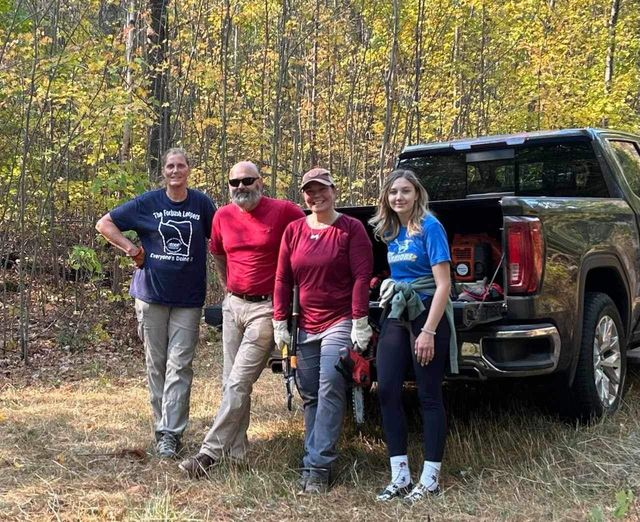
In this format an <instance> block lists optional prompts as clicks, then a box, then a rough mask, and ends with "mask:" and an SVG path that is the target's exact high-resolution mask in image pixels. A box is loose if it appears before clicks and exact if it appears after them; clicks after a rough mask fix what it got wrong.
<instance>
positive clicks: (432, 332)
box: [420, 326, 436, 335]
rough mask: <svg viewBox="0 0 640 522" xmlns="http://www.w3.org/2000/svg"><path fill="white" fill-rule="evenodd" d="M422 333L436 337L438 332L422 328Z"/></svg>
mask: <svg viewBox="0 0 640 522" xmlns="http://www.w3.org/2000/svg"><path fill="white" fill-rule="evenodd" d="M420 331H421V332H424V333H426V334H429V335H436V331H435V330H429V329H428V328H425V327H424V326H423V327H422V328H420Z"/></svg>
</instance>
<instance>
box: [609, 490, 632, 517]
mask: <svg viewBox="0 0 640 522" xmlns="http://www.w3.org/2000/svg"><path fill="white" fill-rule="evenodd" d="M633 499H634V495H633V491H631V490H630V489H627V490H623V491H618V492H617V493H616V506H615V508H614V510H613V516H614V517H615V518H624V517H625V516H626V515H627V513H628V512H629V509H630V508H631V506H632V505H633Z"/></svg>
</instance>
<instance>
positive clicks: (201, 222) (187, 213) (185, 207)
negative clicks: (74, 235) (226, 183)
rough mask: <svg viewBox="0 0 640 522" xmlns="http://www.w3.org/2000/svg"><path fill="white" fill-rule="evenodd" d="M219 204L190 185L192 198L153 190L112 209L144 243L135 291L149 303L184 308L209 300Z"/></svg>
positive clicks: (114, 216) (117, 219)
mask: <svg viewBox="0 0 640 522" xmlns="http://www.w3.org/2000/svg"><path fill="white" fill-rule="evenodd" d="M214 212H215V206H214V204H213V202H212V201H211V199H209V197H208V196H207V195H206V194H203V193H202V192H199V191H197V190H193V189H188V192H187V199H185V200H184V201H181V202H179V203H176V202H174V201H171V200H170V199H169V197H168V196H167V193H166V191H165V190H164V189H159V190H152V191H150V192H145V193H144V194H142V195H140V196H138V197H136V198H134V199H132V200H131V201H128V202H126V203H124V204H123V205H120V206H119V207H117V208H115V209H113V210H112V211H111V212H110V215H111V219H112V220H113V222H114V224H115V225H116V226H117V227H118V228H119V229H120V230H121V231H123V232H124V231H126V230H134V231H135V232H136V233H137V234H138V237H139V238H140V241H141V243H142V247H143V248H144V252H145V258H144V265H143V267H142V268H140V269H137V270H135V272H134V274H133V279H132V280H131V288H130V291H129V293H130V294H131V295H132V296H133V297H135V298H137V299H140V300H142V301H145V302H147V303H156V304H162V305H167V306H178V307H184V308H195V307H200V306H202V305H203V304H204V298H205V292H206V284H207V283H206V274H207V268H206V266H207V263H206V261H207V238H208V237H209V235H210V233H211V221H212V219H213V214H214Z"/></svg>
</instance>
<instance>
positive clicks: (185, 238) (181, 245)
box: [158, 218, 193, 257]
mask: <svg viewBox="0 0 640 522" xmlns="http://www.w3.org/2000/svg"><path fill="white" fill-rule="evenodd" d="M158 232H160V236H162V244H163V247H164V253H165V254H169V255H172V256H184V257H187V256H188V255H189V251H190V249H191V235H192V233H193V229H192V226H191V221H174V220H173V219H170V220H169V221H162V218H161V219H160V223H159V224H158Z"/></svg>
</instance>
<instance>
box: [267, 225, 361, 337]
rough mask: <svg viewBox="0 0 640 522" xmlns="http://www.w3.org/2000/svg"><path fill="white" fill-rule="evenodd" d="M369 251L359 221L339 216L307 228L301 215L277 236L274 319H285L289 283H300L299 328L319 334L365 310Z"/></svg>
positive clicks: (289, 290) (288, 301)
mask: <svg viewBox="0 0 640 522" xmlns="http://www.w3.org/2000/svg"><path fill="white" fill-rule="evenodd" d="M372 271H373V252H372V249H371V242H370V241H369V237H368V236H367V232H366V230H365V229H364V226H363V225H362V223H360V221H358V220H357V219H355V218H352V217H349V216H345V215H344V214H343V215H341V216H340V217H338V219H336V221H335V222H334V223H333V225H332V226H330V227H327V228H323V229H312V228H311V227H309V225H308V224H307V222H306V219H304V218H303V219H298V220H297V221H294V222H293V223H291V224H290V225H289V226H288V227H287V228H286V230H285V231H284V235H283V236H282V244H281V246H280V256H279V258H278V271H277V272H276V286H275V290H274V294H273V317H274V319H276V320H283V319H286V318H287V315H288V313H289V305H290V302H291V289H292V288H293V284H294V282H295V283H296V284H297V285H298V286H299V287H300V328H302V329H303V330H304V331H305V332H309V333H319V332H322V331H324V330H326V329H327V328H329V327H330V326H331V325H333V324H336V323H337V322H339V321H342V320H344V319H352V318H356V319H357V318H360V317H365V316H367V315H368V313H369V281H370V280H371V272H372Z"/></svg>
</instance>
